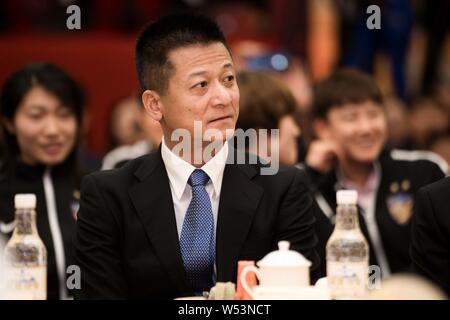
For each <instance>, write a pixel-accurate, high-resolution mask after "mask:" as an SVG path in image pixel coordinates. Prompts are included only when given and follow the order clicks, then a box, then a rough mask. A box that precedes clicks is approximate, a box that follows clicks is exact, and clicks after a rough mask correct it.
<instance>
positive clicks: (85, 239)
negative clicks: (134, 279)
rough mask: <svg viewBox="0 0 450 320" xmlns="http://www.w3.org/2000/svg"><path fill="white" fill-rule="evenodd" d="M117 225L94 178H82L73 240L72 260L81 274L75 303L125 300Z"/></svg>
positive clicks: (124, 283) (75, 292)
mask: <svg viewBox="0 0 450 320" xmlns="http://www.w3.org/2000/svg"><path fill="white" fill-rule="evenodd" d="M119 235H120V233H119V225H118V223H117V221H116V219H114V217H113V216H112V214H111V212H110V211H109V210H108V208H107V205H106V202H105V201H104V199H103V197H102V195H101V192H100V190H99V189H98V187H97V185H96V182H95V176H92V175H90V176H87V177H86V178H84V180H83V183H82V186H81V199H80V210H79V211H78V219H77V226H76V231H75V234H74V237H73V247H74V249H73V250H74V257H75V261H76V264H77V265H78V266H79V267H80V271H81V288H80V289H78V290H74V296H75V299H125V298H127V294H126V291H127V290H126V282H125V279H124V274H123V270H122V266H121V261H120V247H119V239H120V236H119Z"/></svg>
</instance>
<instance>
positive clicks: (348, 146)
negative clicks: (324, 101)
mask: <svg viewBox="0 0 450 320" xmlns="http://www.w3.org/2000/svg"><path fill="white" fill-rule="evenodd" d="M386 128H387V126H386V118H385V113H384V110H383V108H382V107H381V106H380V105H379V104H377V103H375V102H372V101H367V102H363V103H358V104H346V105H343V106H339V107H335V108H332V109H331V110H330V111H329V112H328V116H327V121H326V124H325V129H324V132H325V133H324V135H325V136H326V137H327V139H330V140H332V141H334V142H335V144H336V146H337V148H338V149H339V150H340V156H341V157H344V158H345V159H349V160H351V161H356V162H365V163H369V162H373V161H374V160H376V159H377V158H378V156H379V154H380V152H381V149H382V148H383V145H384V143H385V139H386V134H387V129H386Z"/></svg>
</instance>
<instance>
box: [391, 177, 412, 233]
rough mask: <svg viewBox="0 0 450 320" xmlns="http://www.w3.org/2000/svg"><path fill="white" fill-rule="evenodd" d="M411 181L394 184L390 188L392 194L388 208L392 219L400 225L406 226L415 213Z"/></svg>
mask: <svg viewBox="0 0 450 320" xmlns="http://www.w3.org/2000/svg"><path fill="white" fill-rule="evenodd" d="M410 186H411V184H410V182H409V180H403V181H401V182H393V183H391V186H390V191H391V194H390V195H389V196H388V197H387V200H386V202H387V207H388V210H389V213H390V214H391V217H392V218H393V219H394V220H395V221H396V222H397V223H398V224H405V223H407V222H408V221H409V219H410V218H411V215H412V211H413V204H414V199H413V196H412V195H411V193H409V192H408V191H409V188H410Z"/></svg>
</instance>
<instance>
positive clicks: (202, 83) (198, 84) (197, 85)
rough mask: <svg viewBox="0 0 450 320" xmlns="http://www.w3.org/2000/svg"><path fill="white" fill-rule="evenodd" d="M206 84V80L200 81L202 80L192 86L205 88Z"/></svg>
mask: <svg viewBox="0 0 450 320" xmlns="http://www.w3.org/2000/svg"><path fill="white" fill-rule="evenodd" d="M207 85H208V82H206V81H202V82H199V83H197V84H196V85H195V86H194V88H205V87H206V86H207Z"/></svg>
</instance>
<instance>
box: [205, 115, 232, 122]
mask: <svg viewBox="0 0 450 320" xmlns="http://www.w3.org/2000/svg"><path fill="white" fill-rule="evenodd" d="M229 119H232V116H223V117H218V118H214V119H212V120H210V121H208V123H214V122H219V121H223V120H229Z"/></svg>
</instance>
